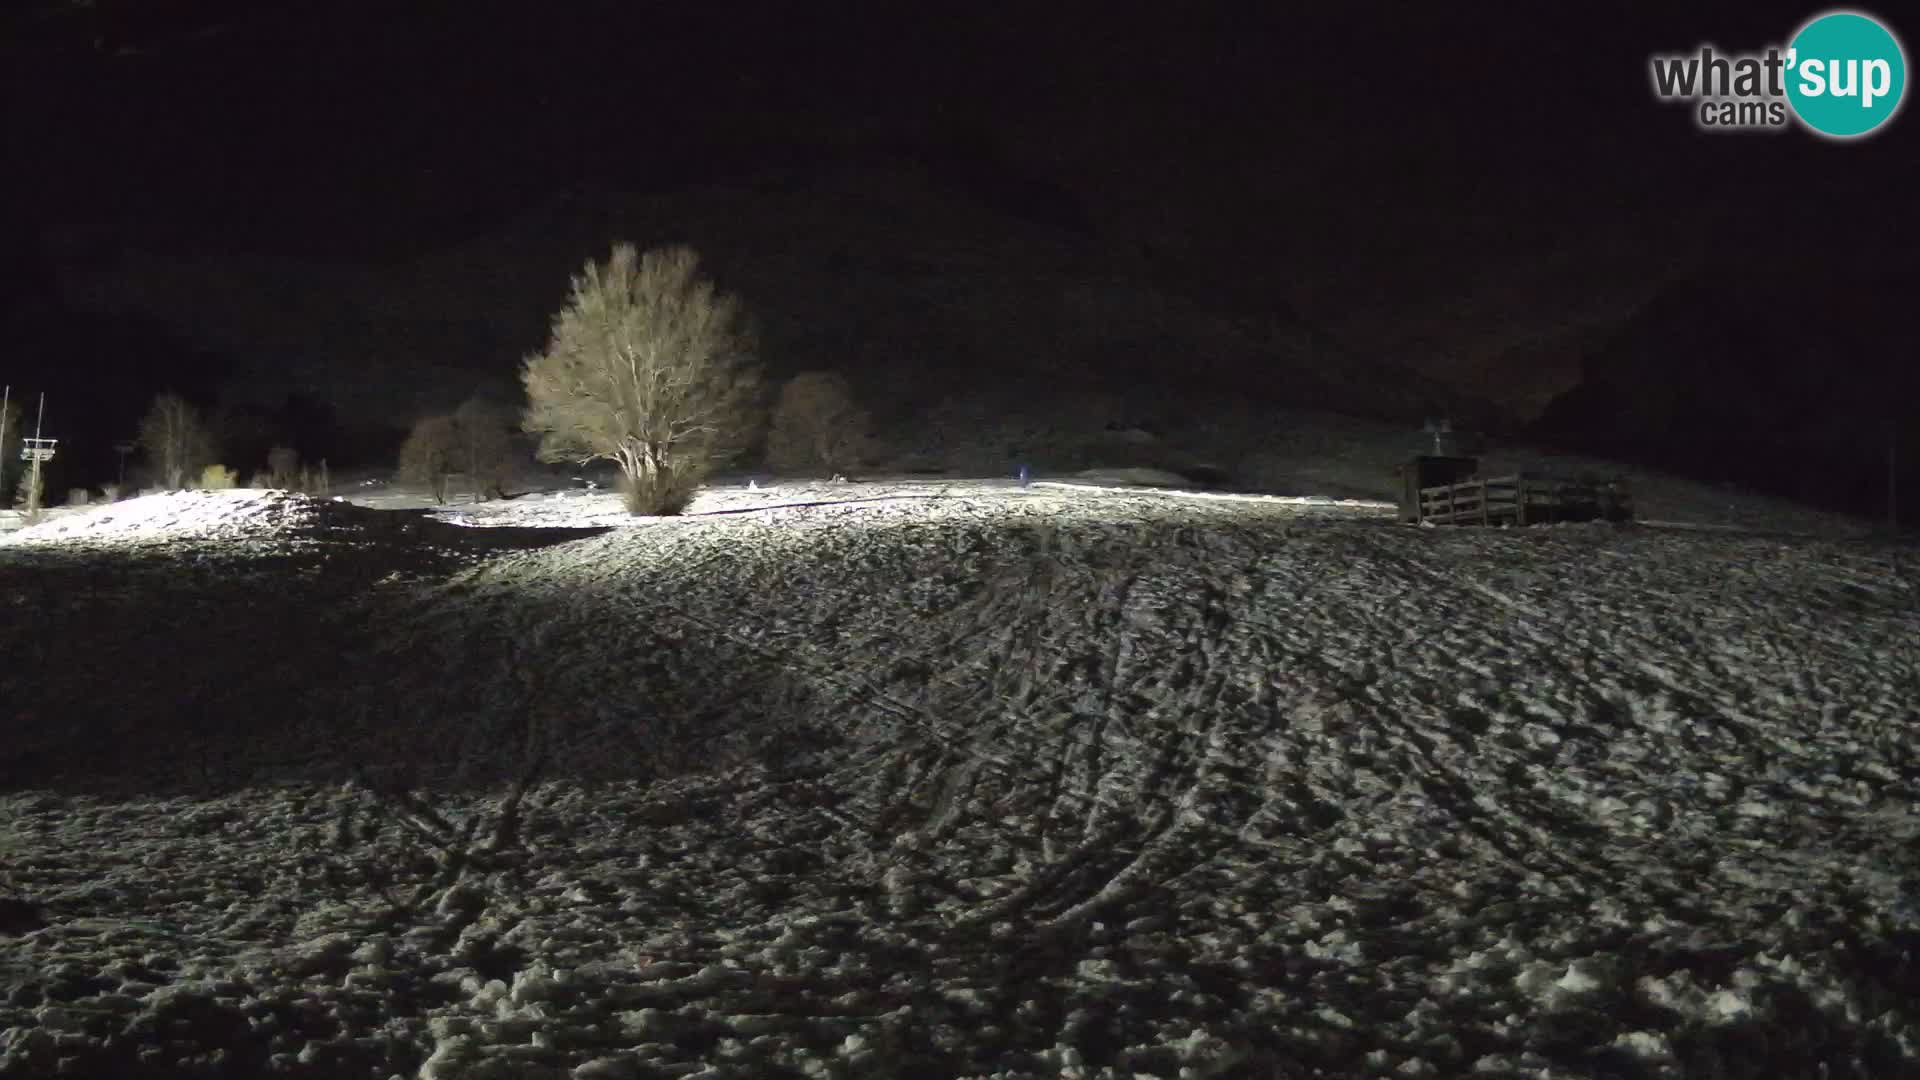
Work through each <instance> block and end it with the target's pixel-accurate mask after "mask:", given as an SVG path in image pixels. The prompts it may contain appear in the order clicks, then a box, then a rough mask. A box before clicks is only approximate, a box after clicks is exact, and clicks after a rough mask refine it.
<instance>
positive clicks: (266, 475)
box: [247, 469, 274, 488]
mask: <svg viewBox="0 0 1920 1080" xmlns="http://www.w3.org/2000/svg"><path fill="white" fill-rule="evenodd" d="M247 486H248V487H250V488H270V487H273V486H274V483H273V474H272V473H270V472H268V471H267V470H265V469H255V470H253V475H252V476H249V477H247Z"/></svg>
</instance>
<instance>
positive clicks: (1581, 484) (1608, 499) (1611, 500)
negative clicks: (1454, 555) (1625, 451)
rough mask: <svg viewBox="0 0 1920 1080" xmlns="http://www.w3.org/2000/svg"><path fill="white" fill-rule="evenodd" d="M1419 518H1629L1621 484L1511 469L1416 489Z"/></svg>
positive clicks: (1494, 521)
mask: <svg viewBox="0 0 1920 1080" xmlns="http://www.w3.org/2000/svg"><path fill="white" fill-rule="evenodd" d="M1420 520H1421V521H1423V522H1424V521H1430V522H1432V523H1434V524H1435V525H1543V524H1547V523H1549V522H1555V521H1632V520H1633V501H1632V499H1631V497H1630V496H1629V495H1628V492H1627V489H1626V487H1625V485H1623V484H1619V483H1614V482H1609V481H1601V480H1587V479H1565V478H1555V477H1547V476H1537V475H1532V474H1528V473H1514V474H1513V475H1511V476H1491V477H1474V478H1473V479H1471V480H1462V481H1460V482H1459V483H1455V484H1442V485H1440V486H1439V487H1429V488H1421V489H1420Z"/></svg>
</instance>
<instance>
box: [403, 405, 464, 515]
mask: <svg viewBox="0 0 1920 1080" xmlns="http://www.w3.org/2000/svg"><path fill="white" fill-rule="evenodd" d="M459 452H460V435H459V432H458V431H456V430H455V428H454V423H453V418H452V417H450V416H427V417H422V418H421V419H420V420H419V421H418V422H416V423H415V424H414V425H413V430H412V431H411V432H409V433H408V435H407V441H406V442H404V443H402V444H400V478H401V479H402V480H404V481H406V482H408V483H410V484H425V485H426V486H427V490H428V491H429V492H431V493H432V494H433V501H434V502H437V503H444V502H446V501H447V477H449V476H451V475H452V474H453V470H454V458H455V456H456V455H458V454H459Z"/></svg>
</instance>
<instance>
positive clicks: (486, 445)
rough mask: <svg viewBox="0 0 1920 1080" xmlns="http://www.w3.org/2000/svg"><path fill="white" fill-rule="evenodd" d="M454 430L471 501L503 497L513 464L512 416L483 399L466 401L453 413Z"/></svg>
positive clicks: (461, 467)
mask: <svg viewBox="0 0 1920 1080" xmlns="http://www.w3.org/2000/svg"><path fill="white" fill-rule="evenodd" d="M453 425H454V429H455V430H456V431H457V432H458V433H459V436H460V470H461V471H462V472H464V473H466V474H467V483H468V485H469V486H470V487H471V488H472V489H473V501H475V502H485V501H486V500H487V499H488V498H489V497H490V496H493V495H504V494H506V487H507V470H508V469H510V468H511V467H512V464H513V434H512V432H513V417H512V415H511V414H510V413H508V412H507V410H505V409H503V408H501V407H500V406H498V405H495V404H494V403H493V402H491V401H488V400H486V399H485V398H477V397H476V398H468V399H467V400H466V401H465V402H463V403H462V404H461V406H460V408H458V409H456V410H454V414H453Z"/></svg>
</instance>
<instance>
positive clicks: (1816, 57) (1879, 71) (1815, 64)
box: [1787, 11, 1907, 139]
mask: <svg viewBox="0 0 1920 1080" xmlns="http://www.w3.org/2000/svg"><path fill="white" fill-rule="evenodd" d="M1906 89H1907V58H1906V54H1905V53H1903V52H1901V50H1900V42H1899V41H1898V40H1897V39H1895V38H1894V36H1893V31H1891V30H1889V29H1887V27H1886V26H1885V25H1883V24H1882V23H1881V22H1880V21H1879V20H1878V19H1875V18H1873V17H1872V16H1868V15H1862V14H1859V13H1858V12H1853V11H1834V12H1829V13H1828V14H1825V15H1821V16H1819V17H1817V18H1815V19H1814V20H1813V21H1812V22H1809V23H1808V24H1807V25H1805V26H1803V27H1801V28H1800V32H1799V33H1798V34H1796V35H1794V38H1793V41H1792V42H1791V43H1790V44H1789V45H1788V46H1787V102H1788V103H1789V104H1790V105H1792V106H1793V111H1794V113H1795V115H1797V116H1799V117H1800V122H1801V123H1803V124H1805V125H1807V126H1808V127H1809V128H1812V129H1813V130H1814V131H1815V132H1818V133H1819V134H1821V135H1827V136H1830V137H1832V138H1836V139H1851V138H1854V137H1856V136H1860V135H1865V134H1867V133H1868V132H1870V131H1873V130H1874V129H1876V128H1878V127H1879V126H1880V125H1882V124H1884V123H1886V122H1887V121H1888V120H1891V119H1893V114H1894V113H1896V112H1898V111H1900V99H1901V98H1902V97H1904V96H1905V93H1906Z"/></svg>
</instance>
